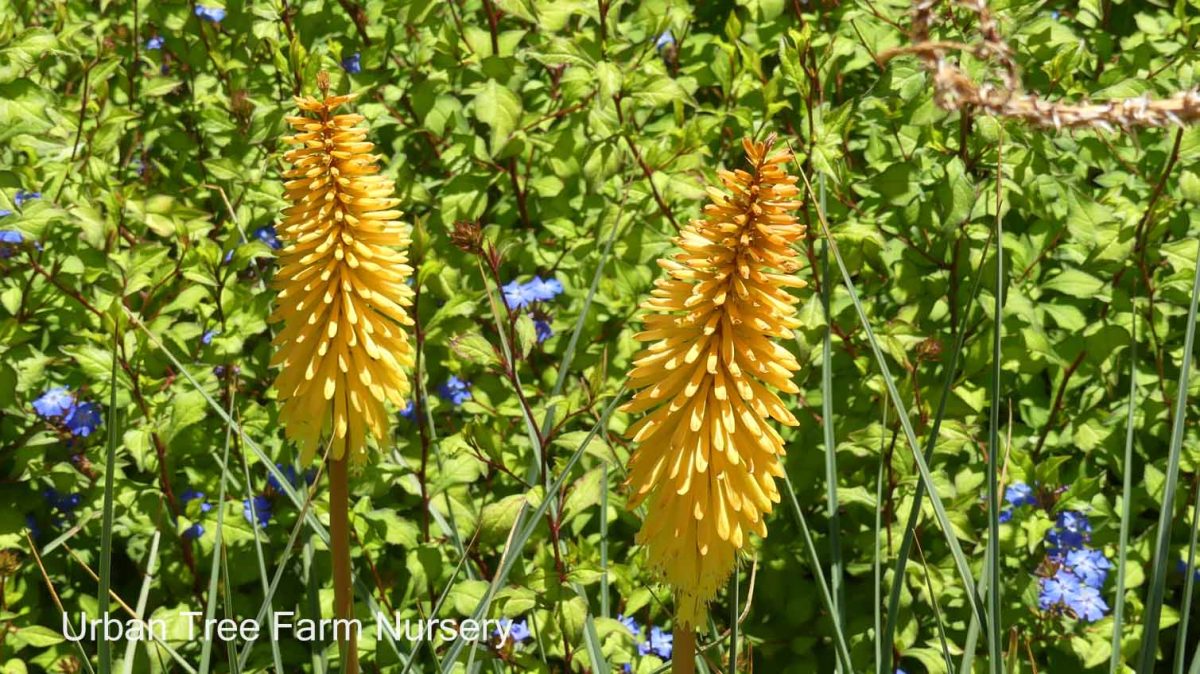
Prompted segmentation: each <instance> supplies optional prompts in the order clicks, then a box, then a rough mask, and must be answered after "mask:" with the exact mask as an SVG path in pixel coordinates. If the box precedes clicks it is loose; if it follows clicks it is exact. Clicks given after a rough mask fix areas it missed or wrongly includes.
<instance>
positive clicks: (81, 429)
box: [63, 402, 104, 438]
mask: <svg viewBox="0 0 1200 674" xmlns="http://www.w3.org/2000/svg"><path fill="white" fill-rule="evenodd" d="M63 422H64V423H66V424H67V430H69V431H71V435H74V436H75V437H78V438H86V437H87V436H89V435H91V434H92V433H93V432H94V431H95V430H96V429H97V428H99V427H100V424H102V423H104V419H103V418H102V417H101V416H100V406H99V405H97V404H96V403H90V402H82V403H79V404H78V405H76V406H75V407H74V409H72V410H71V412H70V413H69V414H67V417H66V419H63Z"/></svg>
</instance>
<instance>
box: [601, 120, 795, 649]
mask: <svg viewBox="0 0 1200 674" xmlns="http://www.w3.org/2000/svg"><path fill="white" fill-rule="evenodd" d="M773 142H774V135H772V136H771V137H769V138H768V139H767V141H766V142H765V143H753V142H751V141H750V140H748V139H747V140H744V141H742V145H743V147H744V148H745V151H746V157H747V159H749V161H750V164H751V167H752V169H751V172H746V171H742V170H737V171H720V172H719V175H720V178H721V182H722V183H723V184H724V186H725V189H726V190H727V191H728V193H726V192H723V191H721V190H719V189H717V188H714V187H710V188H708V194H709V197H710V199H711V203H709V204H707V205H705V207H704V215H705V218H704V219H703V220H692V222H691V223H690V224H689V225H688V226H686V227H685V228H684V229H683V231H682V232H681V234H680V235H679V236H678V237H676V238H675V243H676V245H678V246H679V248H680V249H682V250H681V252H679V253H677V254H675V255H673V256H671V257H668V258H664V259H662V260H660V261H659V266H660V267H662V268H663V269H665V270H666V272H667V275H666V277H664V278H660V279H659V280H658V281H656V282H655V289H654V290H653V291H652V292H651V297H650V299H648V300H647V301H646V302H644V303H643V304H642V309H643V310H645V311H646V312H647V313H648V314H649V315H647V316H646V319H645V330H644V331H643V332H641V333H639V334H638V335H637V336H636V338H637V339H638V340H640V341H643V342H651V344H650V345H649V346H647V347H646V348H645V349H644V350H643V351H642V352H641V353H640V354H638V356H637V358H636V359H635V360H634V364H635V368H634V369H633V371H632V372H631V373H630V375H629V385H630V387H631V388H633V389H638V392H637V394H636V395H634V396H633V399H632V400H631V401H630V402H629V403H627V404H626V405H625V407H624V408H623V409H624V410H625V411H627V412H632V413H639V412H649V414H647V415H646V416H644V417H643V418H641V419H640V420H639V421H637V422H636V423H634V424H633V425H632V426H631V427H630V428H629V431H628V435H629V437H631V438H632V439H633V441H634V442H635V443H636V444H637V449H636V450H635V451H634V453H633V456H632V457H631V458H630V461H629V481H628V485H629V487H630V490H631V497H630V500H629V507H630V508H635V507H637V506H638V505H639V504H641V503H642V502H643V501H645V502H647V509H646V520H645V523H644V524H643V525H642V530H641V532H640V533H639V534H638V542H640V543H642V544H643V545H645V546H646V549H647V551H648V553H649V559H650V565H651V566H652V567H653V568H654V569H656V570H657V571H659V572H661V573H662V575H663V576H664V577H665V578H666V580H667V582H669V583H670V584H671V586H672V587H673V588H674V590H675V602H676V621H677V637H678V626H683V628H684V631H685V632H686V633H688V634H689V635H690V633H691V630H690V627H694V626H697V625H703V620H704V616H705V612H706V606H707V604H708V602H709V601H710V600H711V599H712V598H713V597H714V596H716V593H717V590H718V589H719V588H720V586H721V585H722V584H723V583H724V582H725V581H726V580H727V579H728V577H729V574H730V573H731V572H732V571H733V569H734V565H735V563H736V559H735V556H736V554H737V552H738V551H739V550H741V549H742V548H743V547H744V546H746V544H747V535H748V534H749V532H754V533H756V534H758V535H759V536H766V535H767V529H766V525H765V523H764V517H765V516H766V515H767V514H768V513H770V512H771V509H772V505H773V504H774V503H778V502H779V492H778V490H777V489H776V488H775V478H776V477H780V476H782V475H783V464H782V463H781V462H780V457H781V456H782V455H783V454H784V448H783V440H782V439H781V437H780V435H779V433H778V432H777V431H776V430H775V429H774V428H773V427H772V425H771V424H770V423H769V421H768V417H770V418H773V419H775V420H776V421H778V422H780V423H782V424H786V425H788V426H794V425H795V424H796V423H797V422H796V418H795V417H794V416H792V414H791V412H789V411H788V409H787V407H785V406H784V404H783V403H782V402H781V401H780V400H779V397H778V396H777V395H776V394H775V393H774V392H772V390H771V389H772V388H773V389H776V390H779V391H785V392H787V393H796V392H798V391H799V389H798V388H797V387H796V385H795V384H794V383H792V378H791V375H792V373H793V372H795V371H796V370H799V369H800V364H799V363H797V362H796V359H795V358H793V357H792V355H791V354H790V353H789V352H788V351H787V350H786V349H785V348H783V347H782V346H780V345H779V344H776V343H775V342H773V341H772V338H784V339H787V338H790V337H792V334H793V333H792V328H795V327H797V326H798V325H799V324H800V323H799V321H798V320H797V318H796V308H795V306H794V305H795V304H796V302H797V301H798V300H797V298H795V297H794V296H792V295H791V294H789V293H788V292H787V291H786V288H789V287H790V288H803V287H805V286H806V285H807V284H806V283H805V282H804V281H803V280H801V279H798V278H796V277H795V276H794V275H793V274H794V272H795V271H796V270H797V269H799V267H800V263H799V258H798V254H797V253H796V251H795V250H793V248H792V245H793V244H794V243H796V242H797V241H799V240H801V239H802V238H803V237H804V234H805V227H804V225H802V224H800V223H798V222H797V221H796V218H795V216H793V215H792V213H791V211H794V210H796V209H798V208H800V206H801V202H800V201H799V200H798V199H797V198H796V197H797V195H799V190H798V189H797V188H796V185H795V183H796V180H797V179H796V177H794V176H790V175H788V174H787V172H786V171H785V170H784V169H783V168H782V166H783V164H785V163H786V162H788V161H791V159H792V153H791V152H790V151H789V150H782V151H779V152H777V153H775V154H768V153H769V152H770V151H771V145H772V144H773ZM677 640H678V639H677Z"/></svg>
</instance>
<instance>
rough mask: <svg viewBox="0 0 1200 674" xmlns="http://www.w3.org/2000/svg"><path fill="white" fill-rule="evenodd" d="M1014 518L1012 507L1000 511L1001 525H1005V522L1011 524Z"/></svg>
mask: <svg viewBox="0 0 1200 674" xmlns="http://www.w3.org/2000/svg"><path fill="white" fill-rule="evenodd" d="M1012 518H1013V509H1012V507H1011V506H1010V507H1006V508H1001V509H1000V523H1001V524H1004V523H1005V522H1011V521H1012Z"/></svg>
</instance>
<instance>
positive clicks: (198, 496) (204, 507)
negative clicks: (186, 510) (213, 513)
mask: <svg viewBox="0 0 1200 674" xmlns="http://www.w3.org/2000/svg"><path fill="white" fill-rule="evenodd" d="M179 499H180V500H181V501H183V504H184V505H187V504H188V503H191V502H192V501H196V500H199V501H200V512H202V513H206V512H208V511H210V510H212V508H213V506H212V504H211V503H209V502H208V501H205V500H204V492H202V491H195V490H192V489H187V490H184V492H183V493H182V494H180V495H179Z"/></svg>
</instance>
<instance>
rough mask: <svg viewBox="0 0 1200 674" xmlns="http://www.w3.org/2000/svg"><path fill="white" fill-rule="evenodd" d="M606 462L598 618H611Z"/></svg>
mask: <svg viewBox="0 0 1200 674" xmlns="http://www.w3.org/2000/svg"><path fill="white" fill-rule="evenodd" d="M608 488H609V485H608V462H607V461H605V462H604V463H602V464H600V616H601V617H603V618H609V617H611V614H610V613H609V606H608V584H609V578H608Z"/></svg>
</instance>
